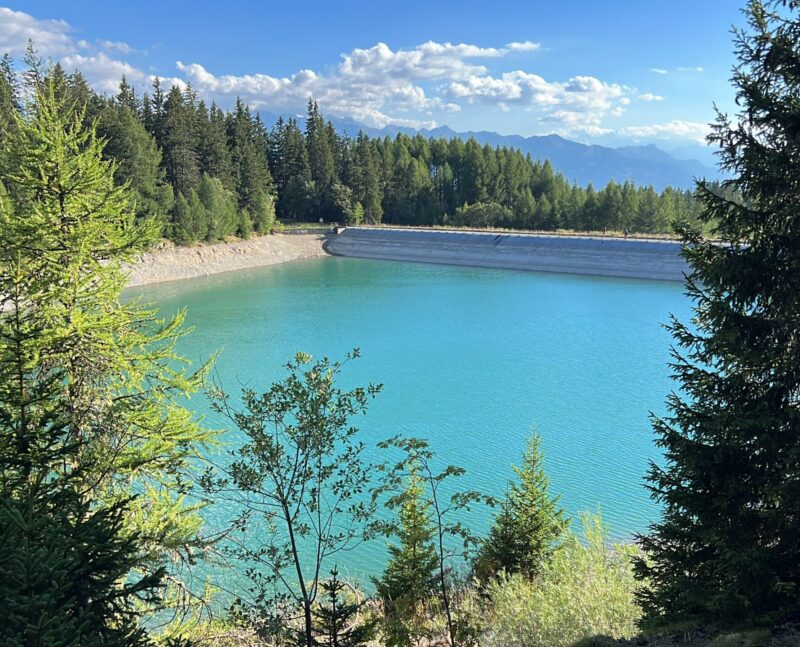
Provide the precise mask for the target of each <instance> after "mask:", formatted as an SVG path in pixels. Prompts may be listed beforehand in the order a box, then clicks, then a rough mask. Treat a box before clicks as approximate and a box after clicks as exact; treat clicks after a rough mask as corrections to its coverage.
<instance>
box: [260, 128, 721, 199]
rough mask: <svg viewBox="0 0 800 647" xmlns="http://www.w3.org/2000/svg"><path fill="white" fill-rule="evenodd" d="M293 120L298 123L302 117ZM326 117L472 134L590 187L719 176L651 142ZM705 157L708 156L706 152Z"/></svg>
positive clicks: (381, 131) (687, 182)
mask: <svg viewBox="0 0 800 647" xmlns="http://www.w3.org/2000/svg"><path fill="white" fill-rule="evenodd" d="M260 115H261V119H262V120H263V121H264V123H265V124H266V125H267V126H271V125H272V124H273V123H274V122H275V121H276V120H277V116H276V115H274V114H272V113H267V112H261V113H260ZM287 116H291V115H284V118H286V117H287ZM296 118H297V120H298V122H299V123H301V124H302V123H303V117H296ZM330 121H331V123H333V126H334V127H335V128H336V130H337V131H338V132H340V133H342V134H348V135H350V136H355V135H356V134H358V132H359V131H360V130H361V131H364V133H366V134H367V135H369V136H371V137H385V136H387V135H388V136H390V137H394V136H396V135H397V134H398V133H403V134H406V135H409V136H414V135H416V134H420V135H423V136H424V137H434V138H439V137H444V138H446V139H451V138H454V137H458V138H461V139H464V140H466V139H470V138H474V139H475V140H477V141H478V142H479V143H480V144H489V145H490V146H505V147H508V148H517V149H519V150H521V151H522V152H523V153H529V154H530V156H531V157H532V158H534V159H537V160H540V161H544V160H550V163H551V164H552V165H553V168H554V169H555V170H556V171H558V172H559V173H562V174H563V175H564V176H566V177H567V179H569V180H571V181H574V182H577V183H578V184H580V185H582V186H586V185H588V184H589V183H591V184H593V185H594V186H595V187H596V188H602V187H603V186H605V185H606V184H607V183H608V182H609V180H612V179H613V180H614V181H615V182H619V183H622V182H625V181H626V180H630V181H632V182H634V183H635V184H638V185H643V186H647V185H652V186H653V187H654V188H655V189H656V190H658V191H661V190H662V189H664V188H665V187H667V186H672V187H676V188H681V189H691V188H692V187H693V186H694V182H695V180H696V179H699V178H707V179H718V178H719V177H720V173H719V172H718V171H717V170H716V169H715V168H713V167H712V166H708V165H705V164H703V163H701V162H699V161H698V160H696V159H679V158H678V157H676V156H673V155H671V154H670V153H668V152H666V151H664V150H662V149H660V148H658V147H657V146H656V145H654V144H646V145H638V146H622V147H619V148H612V147H609V146H599V145H596V144H581V143H578V142H574V141H570V140H569V139H565V138H563V137H561V136H560V135H534V136H531V137H523V136H521V135H501V134H499V133H496V132H490V131H485V130H482V131H468V132H456V131H455V130H453V129H451V128H450V127H448V126H439V127H437V128H433V129H425V128H423V129H414V128H408V127H404V126H385V127H383V128H373V127H370V126H365V125H363V124H360V123H358V122H356V121H353V120H352V119H346V118H336V117H331V118H330ZM697 148H698V149H699V148H700V147H699V146H697ZM705 157H706V158H708V155H706V156H705Z"/></svg>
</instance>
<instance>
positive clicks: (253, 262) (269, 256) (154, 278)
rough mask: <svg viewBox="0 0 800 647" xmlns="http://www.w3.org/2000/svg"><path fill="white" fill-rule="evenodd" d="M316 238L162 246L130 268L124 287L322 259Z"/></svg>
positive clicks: (265, 238) (321, 239) (322, 238)
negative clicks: (301, 259)
mask: <svg viewBox="0 0 800 647" xmlns="http://www.w3.org/2000/svg"><path fill="white" fill-rule="evenodd" d="M324 241H325V236H324V235H320V234H292V235H287V234H274V235H272V236H262V237H260V238H251V239H250V240H241V241H237V242H233V243H214V244H202V245H194V246H192V247H179V246H177V245H174V244H173V243H169V242H166V241H165V242H162V243H160V244H159V245H158V246H157V247H155V248H154V249H153V250H152V251H150V252H147V253H146V254H142V256H141V257H140V258H139V260H138V261H137V262H136V263H135V264H134V265H133V266H132V267H131V268H130V270H129V271H130V278H129V280H128V287H135V286H138V285H147V284H149V283H163V282H165V281H180V280H181V279H191V278H195V277H198V276H208V275H210V274H219V273H221V272H231V271H234V270H244V269H248V268H252V267H262V266H264V265H275V264H277V263H285V262H287V261H294V260H297V259H300V258H310V257H313V256H325V252H324V251H323V249H322V244H323V242H324Z"/></svg>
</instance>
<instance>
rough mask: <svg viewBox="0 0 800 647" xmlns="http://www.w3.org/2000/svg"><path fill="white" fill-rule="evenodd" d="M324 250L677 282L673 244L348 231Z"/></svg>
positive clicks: (681, 264) (679, 262)
mask: <svg viewBox="0 0 800 647" xmlns="http://www.w3.org/2000/svg"><path fill="white" fill-rule="evenodd" d="M324 247H325V250H326V251H327V252H328V253H330V254H335V255H338V256H352V257H356V258H375V259H384V260H396V261H414V262H422V263H441V264H447V265H469V266H477V267H496V268H505V269H515V270H531V271H536V272H559V273H568V274H588V275H597V276H619V277H628V278H642V279H658V280H665V281H682V280H683V278H684V273H685V272H686V271H687V265H686V262H685V261H684V260H683V258H682V257H681V256H680V244H679V243H677V242H675V241H665V240H642V239H635V240H634V239H622V238H603V237H589V236H556V235H552V236H550V235H535V234H503V233H483V232H463V231H431V230H410V229H390V228H382V227H381V228H370V227H348V228H346V229H344V230H343V231H341V233H339V235H338V236H330V237H329V239H328V240H327V241H326V243H325V246H324Z"/></svg>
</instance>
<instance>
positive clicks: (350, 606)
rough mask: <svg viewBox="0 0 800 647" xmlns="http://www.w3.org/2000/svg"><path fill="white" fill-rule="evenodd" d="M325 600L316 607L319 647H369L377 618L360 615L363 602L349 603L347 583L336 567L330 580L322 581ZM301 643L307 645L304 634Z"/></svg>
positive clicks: (316, 638) (315, 637) (315, 642)
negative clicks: (343, 580) (346, 595)
mask: <svg viewBox="0 0 800 647" xmlns="http://www.w3.org/2000/svg"><path fill="white" fill-rule="evenodd" d="M321 586H322V591H323V593H324V597H325V598H327V599H326V600H324V601H323V602H322V603H321V604H320V605H319V606H318V607H317V608H316V609H315V610H314V618H313V625H314V644H315V645H318V646H319V647H366V645H367V644H369V643H371V641H372V640H373V638H374V637H375V634H376V632H377V618H363V619H362V618H360V617H359V616H360V613H361V612H362V611H363V610H364V606H363V604H359V603H358V602H357V601H356V602H348V601H347V599H346V598H345V595H344V594H345V591H346V588H347V587H346V585H345V584H344V582H342V581H341V580H340V579H339V572H338V571H337V569H336V568H335V567H334V569H333V570H332V571H331V579H330V580H328V581H327V582H323V583H322V585H321ZM298 644H301V645H304V644H305V635H303V636H301V637H299V640H298Z"/></svg>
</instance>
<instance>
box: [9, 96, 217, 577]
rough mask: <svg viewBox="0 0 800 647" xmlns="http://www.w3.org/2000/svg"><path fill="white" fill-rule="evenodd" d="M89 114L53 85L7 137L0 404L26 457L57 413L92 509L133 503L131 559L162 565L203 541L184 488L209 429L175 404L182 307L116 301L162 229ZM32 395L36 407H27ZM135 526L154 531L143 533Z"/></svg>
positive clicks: (192, 384) (186, 388)
mask: <svg viewBox="0 0 800 647" xmlns="http://www.w3.org/2000/svg"><path fill="white" fill-rule="evenodd" d="M84 118H85V112H84V111H83V110H81V111H78V112H75V111H74V110H72V109H71V107H70V105H69V104H65V103H64V100H63V99H60V98H58V97H57V95H56V88H55V86H54V84H53V83H52V82H50V81H46V82H43V84H42V85H41V87H40V90H39V92H38V94H37V96H36V101H35V103H34V104H33V105H31V106H30V107H29V109H28V110H26V114H25V116H24V117H18V118H17V121H16V132H15V134H14V135H13V137H12V138H11V141H10V142H9V146H8V152H9V159H10V161H11V163H10V164H9V169H12V170H9V171H7V172H5V171H4V173H3V176H2V178H1V179H2V184H4V185H5V187H6V189H7V190H8V197H7V198H6V199H4V200H3V206H2V209H0V249H2V256H0V295H2V311H3V312H4V314H3V316H2V318H0V384H3V385H4V386H3V388H2V389H0V400H2V402H0V404H2V406H3V407H4V408H5V414H4V415H5V416H6V422H5V424H7V425H8V426H9V427H11V428H12V429H13V435H14V436H15V438H16V440H15V442H16V444H17V445H18V446H19V448H20V451H21V453H22V454H25V452H26V451H28V449H29V448H30V447H34V446H35V445H36V442H35V441H36V437H37V435H38V434H40V433H41V430H40V429H39V427H40V426H41V424H40V421H41V420H44V419H46V418H47V416H49V415H53V414H51V413H48V411H50V412H52V411H53V410H55V411H58V415H59V416H61V417H62V418H63V420H62V424H63V425H64V426H65V427H66V428H67V429H68V434H66V435H65V436H64V437H63V438H64V443H68V444H70V446H72V447H74V450H73V451H72V453H70V454H69V456H70V458H69V460H68V461H67V464H68V465H70V466H72V467H75V468H76V469H77V468H78V467H80V470H79V472H78V473H79V474H80V476H81V478H82V479H84V480H85V482H84V483H83V486H82V487H84V489H85V491H86V492H90V493H91V497H92V499H93V501H94V502H95V504H96V505H98V506H102V505H109V506H112V507H113V506H115V505H118V504H119V503H120V502H127V506H128V510H129V512H128V513H127V514H126V515H125V521H126V526H125V531H126V532H128V533H130V534H131V536H135V535H138V534H139V531H140V530H141V531H142V532H141V537H140V553H139V561H138V562H137V565H138V566H140V567H141V568H142V569H143V570H145V571H154V570H156V569H158V568H159V567H160V566H161V565H163V564H164V563H166V562H167V561H171V562H172V561H175V560H177V559H178V558H184V559H191V558H192V555H193V553H194V552H195V550H196V549H197V548H199V547H201V543H202V542H201V541H200V539H199V537H198V532H197V529H198V525H199V520H198V513H197V510H196V505H189V504H187V503H186V501H185V499H184V495H185V494H186V493H187V488H188V478H187V477H188V475H190V474H191V472H192V463H193V461H194V460H195V458H196V457H197V454H198V452H199V451H200V448H201V447H202V446H203V445H204V444H206V443H207V442H209V441H210V440H211V438H212V436H211V434H210V433H209V432H206V431H204V430H201V429H200V428H199V427H198V425H197V424H196V422H195V421H194V420H193V419H192V417H191V414H190V413H189V412H188V411H187V410H186V409H184V408H183V407H182V406H179V405H178V404H177V401H176V400H177V398H179V397H182V396H184V395H186V394H188V393H190V392H192V391H193V390H195V389H196V387H197V385H198V383H199V380H200V379H201V377H202V373H194V374H192V373H187V372H185V371H184V370H183V369H182V368H181V365H180V364H181V361H182V360H181V358H180V357H179V356H177V355H176V353H175V350H174V347H175V344H176V342H177V340H178V339H179V338H180V337H181V335H183V334H184V332H185V331H184V330H183V329H182V322H183V315H182V314H179V315H178V316H176V317H175V318H173V319H171V320H168V321H163V320H160V319H159V318H158V317H157V316H156V313H155V312H154V311H152V310H148V309H146V308H143V307H142V306H141V305H140V304H138V303H137V302H135V301H134V302H127V303H122V302H121V300H120V295H121V292H122V290H123V288H124V285H125V278H126V277H125V274H124V271H123V267H124V264H125V263H128V262H130V261H131V260H133V259H134V258H135V257H136V255H137V254H139V253H140V252H141V251H142V250H143V249H145V248H146V247H147V246H148V245H149V244H150V243H151V242H152V240H153V238H154V236H155V235H156V233H157V231H158V227H159V224H158V223H157V222H155V221H152V220H149V219H137V218H136V214H135V211H134V208H133V204H132V202H131V198H130V194H129V191H128V189H127V187H120V186H118V185H117V184H116V182H115V179H114V166H113V164H111V163H110V162H107V161H103V143H102V141H101V140H100V139H99V138H98V137H97V135H96V132H95V130H94V129H93V128H89V129H85V128H84V127H83V124H84V121H85V119H84ZM12 385H13V386H12ZM21 394H22V395H21ZM24 394H27V396H26V395H24ZM34 394H36V397H37V398H38V399H37V400H36V401H35V406H33V404H32V403H31V402H28V401H27V397H32V396H33V395H34ZM56 404H57V407H56ZM51 407H56V408H55V409H52V408H51ZM133 495H140V496H138V497H137V498H135V499H134V500H133V501H131V500H130V499H131V496H133ZM141 520H146V522H147V523H146V527H142V526H138V527H137V523H138V522H139V521H141ZM145 530H146V532H145Z"/></svg>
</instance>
